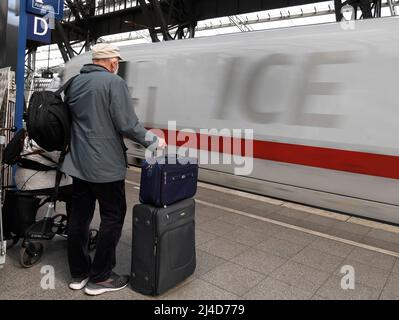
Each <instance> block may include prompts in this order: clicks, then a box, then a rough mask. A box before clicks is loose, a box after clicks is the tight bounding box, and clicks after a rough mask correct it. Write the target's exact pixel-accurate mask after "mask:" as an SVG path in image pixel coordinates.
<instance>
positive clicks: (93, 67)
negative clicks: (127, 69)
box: [80, 63, 109, 73]
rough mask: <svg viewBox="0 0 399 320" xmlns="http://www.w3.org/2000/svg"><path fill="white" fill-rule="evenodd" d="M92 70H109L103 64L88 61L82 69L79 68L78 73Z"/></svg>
mask: <svg viewBox="0 0 399 320" xmlns="http://www.w3.org/2000/svg"><path fill="white" fill-rule="evenodd" d="M94 71H100V72H104V71H105V72H109V71H108V70H107V69H106V68H104V67H103V66H100V65H98V64H93V63H88V64H85V65H84V66H83V67H82V69H80V73H90V72H94Z"/></svg>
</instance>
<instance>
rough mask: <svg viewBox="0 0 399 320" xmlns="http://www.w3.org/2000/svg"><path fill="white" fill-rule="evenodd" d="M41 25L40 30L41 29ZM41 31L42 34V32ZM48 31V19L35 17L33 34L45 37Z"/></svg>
mask: <svg viewBox="0 0 399 320" xmlns="http://www.w3.org/2000/svg"><path fill="white" fill-rule="evenodd" d="M39 23H40V28H39ZM40 29H41V32H40ZM47 31H48V23H47V21H46V19H43V18H40V17H35V23H34V26H33V33H34V34H35V35H37V36H44V35H45V34H46V33H47Z"/></svg>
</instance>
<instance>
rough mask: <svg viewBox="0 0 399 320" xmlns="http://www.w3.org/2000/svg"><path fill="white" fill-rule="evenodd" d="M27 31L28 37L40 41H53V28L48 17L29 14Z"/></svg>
mask: <svg viewBox="0 0 399 320" xmlns="http://www.w3.org/2000/svg"><path fill="white" fill-rule="evenodd" d="M26 31H27V33H26V36H27V38H28V39H30V40H33V41H38V42H45V43H50V42H51V32H50V31H51V30H50V25H49V19H48V18H47V17H38V16H35V15H33V14H27V30H26Z"/></svg>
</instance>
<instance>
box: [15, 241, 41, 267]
mask: <svg viewBox="0 0 399 320" xmlns="http://www.w3.org/2000/svg"><path fill="white" fill-rule="evenodd" d="M43 251H44V247H43V244H42V243H40V242H35V243H34V242H31V243H29V244H28V245H27V246H26V247H23V248H21V251H20V252H19V263H20V264H21V266H22V267H24V268H30V267H32V266H34V265H35V264H36V263H38V262H39V261H40V259H41V258H42V255H43Z"/></svg>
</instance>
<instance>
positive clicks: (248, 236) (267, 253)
mask: <svg viewBox="0 0 399 320" xmlns="http://www.w3.org/2000/svg"><path fill="white" fill-rule="evenodd" d="M138 178H139V177H138V172H137V170H134V169H133V170H129V174H128V179H127V184H126V191H127V198H128V213H127V216H126V222H125V225H124V229H123V234H122V237H121V241H120V243H119V245H118V250H117V251H118V252H117V263H118V264H117V268H116V272H118V273H125V274H128V273H129V270H130V242H131V233H132V227H131V222H132V214H131V212H132V207H133V205H134V204H135V203H137V202H138V181H139V179H138ZM196 198H197V213H196V214H197V216H196V222H197V228H196V240H197V243H196V245H197V261H198V266H197V269H196V272H195V274H194V275H193V276H191V277H190V278H189V279H187V280H186V281H185V282H183V283H182V284H180V285H179V286H178V287H176V288H174V289H172V290H170V291H169V292H167V293H165V294H164V295H162V296H160V297H157V298H155V299H227V300H230V299H232V300H234V299H399V260H398V257H399V228H397V227H393V226H390V225H385V224H381V223H375V222H371V221H368V220H363V219H358V218H353V217H349V216H346V215H341V214H337V213H333V212H327V211H324V210H319V209H314V208H309V207H304V206H300V205H296V204H291V203H286V202H284V201H279V200H275V199H269V198H267V197H260V196H253V195H249V194H244V193H242V192H237V191H232V190H228V189H224V188H220V187H213V186H209V185H205V184H200V187H199V190H198V195H197V197H196ZM60 210H61V209H60ZM98 218H99V217H98V214H97V215H96V218H95V221H94V222H93V226H96V225H98V222H99V221H98ZM44 243H45V253H44V255H43V259H42V260H41V262H40V263H39V264H37V265H35V266H34V267H32V268H30V269H23V268H21V267H20V265H19V262H18V256H19V249H20V246H19V245H17V246H15V247H14V248H12V249H10V250H9V251H8V252H7V261H6V264H5V266H4V268H3V269H0V288H1V290H0V299H62V300H64V299H154V298H152V297H147V296H143V295H140V294H138V293H136V292H134V291H132V290H131V289H129V288H126V289H124V290H122V291H119V292H116V293H110V294H104V295H101V296H98V297H94V298H93V297H89V296H86V295H85V294H84V293H83V292H81V291H78V292H76V291H71V290H69V289H68V287H67V286H68V281H69V280H70V278H69V271H68V264H67V257H66V240H65V239H63V238H56V239H53V240H51V241H47V242H44ZM45 265H51V266H53V267H54V268H55V278H56V281H55V289H48V290H43V289H42V288H41V286H40V282H41V279H42V277H43V275H44V274H42V273H41V268H42V267H43V266H45ZM346 265H349V266H352V267H353V268H354V271H355V277H354V279H355V288H354V289H353V290H352V289H348V290H344V289H342V288H341V280H342V278H343V277H344V274H342V273H340V271H341V268H342V267H343V266H346Z"/></svg>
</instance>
